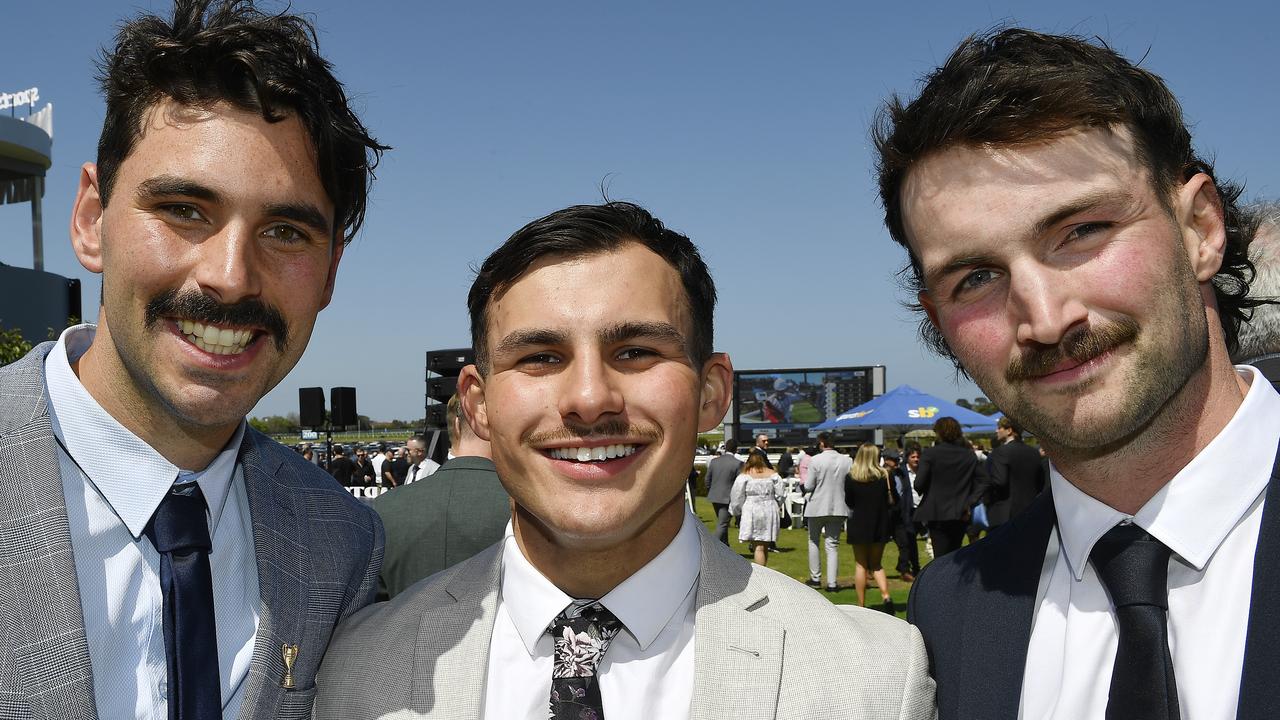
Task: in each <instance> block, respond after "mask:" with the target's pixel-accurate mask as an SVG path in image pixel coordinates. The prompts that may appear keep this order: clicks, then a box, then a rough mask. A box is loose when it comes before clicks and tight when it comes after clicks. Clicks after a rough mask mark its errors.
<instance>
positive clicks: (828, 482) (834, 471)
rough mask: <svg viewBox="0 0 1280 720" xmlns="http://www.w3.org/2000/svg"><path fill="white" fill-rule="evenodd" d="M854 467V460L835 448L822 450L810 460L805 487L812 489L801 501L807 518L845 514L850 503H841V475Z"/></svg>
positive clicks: (843, 475) (842, 496) (842, 484)
mask: <svg viewBox="0 0 1280 720" xmlns="http://www.w3.org/2000/svg"><path fill="white" fill-rule="evenodd" d="M852 469H853V459H852V458H850V457H849V456H848V455H844V454H842V453H838V452H836V451H835V450H824V451H822V452H820V453H818V455H817V456H816V457H814V458H813V459H812V460H810V461H809V481H808V482H806V483H805V484H804V489H805V490H812V491H813V494H812V495H810V496H809V501H808V502H806V503H805V504H804V516H805V517H806V518H817V517H835V516H836V515H839V516H840V517H842V518H843V517H848V515H849V506H848V505H846V504H845V502H844V478H845V476H846V475H848V474H849V471H850V470H852Z"/></svg>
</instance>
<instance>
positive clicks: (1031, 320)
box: [1008, 261, 1089, 345]
mask: <svg viewBox="0 0 1280 720" xmlns="http://www.w3.org/2000/svg"><path fill="white" fill-rule="evenodd" d="M1009 272H1010V292H1009V300H1008V302H1009V306H1010V307H1009V310H1010V315H1011V317H1014V318H1016V322H1017V338H1018V343H1019V344H1040V345H1056V344H1057V343H1058V342H1059V341H1060V340H1062V337H1063V336H1064V335H1066V333H1067V331H1068V330H1070V329H1071V328H1073V327H1075V326H1076V324H1078V323H1083V322H1086V321H1087V320H1088V318H1089V309H1088V308H1087V307H1086V306H1085V304H1084V303H1083V302H1081V301H1080V299H1079V298H1078V297H1077V293H1076V288H1075V287H1074V286H1073V285H1072V283H1071V281H1070V279H1069V278H1068V277H1066V275H1065V274H1063V273H1060V272H1057V271H1056V270H1054V269H1053V268H1049V267H1045V266H1043V265H1040V264H1039V263H1035V262H1030V261H1029V262H1027V263H1024V264H1022V265H1021V266H1016V267H1011V268H1010V270H1009Z"/></svg>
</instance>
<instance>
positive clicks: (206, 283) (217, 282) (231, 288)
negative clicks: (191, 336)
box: [195, 222, 261, 304]
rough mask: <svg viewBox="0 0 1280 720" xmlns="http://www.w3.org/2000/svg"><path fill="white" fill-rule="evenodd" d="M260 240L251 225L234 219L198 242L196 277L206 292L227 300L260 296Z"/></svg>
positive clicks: (215, 297)
mask: <svg viewBox="0 0 1280 720" xmlns="http://www.w3.org/2000/svg"><path fill="white" fill-rule="evenodd" d="M257 248H258V244H257V241H256V238H255V236H254V233H253V231H252V229H251V228H249V227H248V226H247V225H245V224H243V223H238V222H232V223H228V224H227V225H225V226H223V227H222V229H221V230H220V231H219V232H218V233H216V234H213V235H210V236H209V237H207V238H205V239H204V240H203V241H202V242H200V244H199V245H198V246H197V253H198V257H197V260H196V268H195V279H196V282H197V283H198V284H199V285H200V289H201V290H202V291H204V293H205V294H207V295H209V296H210V297H213V298H214V299H216V300H218V301H219V302H221V303H223V304H231V303H235V302H238V301H240V300H244V299H245V298H251V297H256V296H257V295H258V294H259V292H260V291H261V286H260V278H259V274H258V263H257V262H255V260H256V252H257Z"/></svg>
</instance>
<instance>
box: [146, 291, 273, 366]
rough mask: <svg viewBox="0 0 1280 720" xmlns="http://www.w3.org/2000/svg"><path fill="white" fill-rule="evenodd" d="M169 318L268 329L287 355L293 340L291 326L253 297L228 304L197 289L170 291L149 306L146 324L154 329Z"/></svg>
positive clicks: (270, 308) (157, 297)
mask: <svg viewBox="0 0 1280 720" xmlns="http://www.w3.org/2000/svg"><path fill="white" fill-rule="evenodd" d="M166 317H181V318H184V319H187V320H192V321H196V322H199V323H201V324H203V325H241V326H250V327H258V328H262V329H264V330H265V331H266V332H267V334H268V335H270V336H271V339H272V340H274V341H275V344H276V349H277V350H279V351H280V352H284V350H285V346H286V345H287V338H288V337H289V323H288V322H286V321H285V319H284V315H282V314H281V313H280V311H279V310H276V309H275V308H273V307H271V306H270V305H268V304H266V303H264V302H262V301H261V300H257V299H254V298H250V299H248V300H241V301H240V302H238V303H234V304H231V305H224V304H222V303H220V302H218V301H217V300H214V299H213V298H211V297H209V296H208V295H205V294H204V293H202V292H199V291H197V290H188V291H186V292H179V291H177V290H166V291H164V292H162V293H160V294H159V295H157V296H155V297H154V298H152V299H151V301H150V302H148V303H147V307H146V315H145V320H144V323H145V325H146V327H147V328H151V327H154V326H155V324H156V323H157V322H159V321H160V320H161V319H162V318H166Z"/></svg>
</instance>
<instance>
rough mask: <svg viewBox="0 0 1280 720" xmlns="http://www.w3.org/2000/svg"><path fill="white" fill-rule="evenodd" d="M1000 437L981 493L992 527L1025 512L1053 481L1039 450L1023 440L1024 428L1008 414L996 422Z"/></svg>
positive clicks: (998, 436)
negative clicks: (1042, 461) (1050, 479)
mask: <svg viewBox="0 0 1280 720" xmlns="http://www.w3.org/2000/svg"><path fill="white" fill-rule="evenodd" d="M996 440H997V441H998V442H999V443H1000V444H999V445H997V446H996V447H995V448H994V449H993V450H992V451H991V455H990V456H989V457H988V458H987V482H986V484H985V486H984V487H983V488H982V492H981V493H980V494H981V495H982V500H983V502H985V503H986V504H987V526H988V528H989V529H990V530H994V529H996V528H997V527H999V526H1001V525H1003V524H1005V523H1006V522H1008V521H1009V519H1010V518H1014V517H1017V516H1018V515H1021V514H1022V512H1023V511H1024V510H1026V509H1027V508H1028V507H1030V506H1031V501H1032V500H1035V498H1036V496H1037V495H1039V494H1040V491H1042V490H1044V486H1045V485H1046V484H1047V483H1048V482H1049V473H1048V471H1047V470H1046V469H1045V466H1044V464H1042V463H1041V462H1040V453H1039V451H1037V450H1036V449H1035V448H1033V447H1031V446H1029V445H1027V444H1026V443H1024V442H1022V428H1021V427H1019V426H1018V425H1017V424H1016V423H1014V422H1013V421H1012V420H1010V419H1009V418H1008V417H1002V418H1000V420H999V421H997V422H996Z"/></svg>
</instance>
